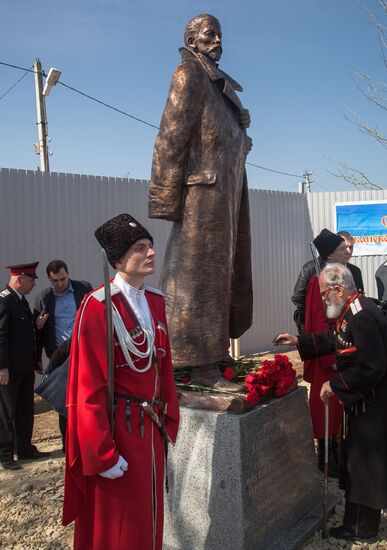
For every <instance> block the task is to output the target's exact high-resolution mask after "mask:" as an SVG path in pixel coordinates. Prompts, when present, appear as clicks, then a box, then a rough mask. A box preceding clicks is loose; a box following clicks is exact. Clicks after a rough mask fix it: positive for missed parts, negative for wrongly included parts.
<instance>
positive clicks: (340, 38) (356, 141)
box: [0, 0, 387, 191]
mask: <svg viewBox="0 0 387 550" xmlns="http://www.w3.org/2000/svg"><path fill="white" fill-rule="evenodd" d="M363 5H365V6H366V7H368V8H369V9H371V10H372V11H374V13H375V14H378V15H379V16H380V17H381V10H380V9H378V5H377V0H363ZM203 12H207V13H212V14H213V15H215V16H217V17H218V19H219V20H220V22H221V24H222V31H223V56H222V59H221V64H220V67H221V68H223V69H224V70H225V71H226V72H228V73H229V74H230V75H231V76H232V77H233V78H235V79H236V80H237V81H238V82H240V84H242V86H243V88H244V92H243V93H242V94H241V99H242V102H243V104H244V105H245V106H246V108H248V109H249V110H250V114H251V118H252V125H251V128H250V129H249V135H251V137H252V139H253V142H254V147H253V150H252V152H251V153H250V155H249V159H248V160H249V161H250V162H252V163H254V164H258V165H261V166H265V167H267V168H271V169H275V170H279V171H283V172H289V173H291V174H302V173H303V171H304V170H306V169H308V170H310V171H312V172H313V177H314V180H315V183H314V184H313V190H314V191H328V190H329V191H333V190H335V189H353V187H352V186H350V185H349V184H346V183H345V182H343V181H342V180H339V179H337V178H335V177H334V176H332V175H330V173H329V171H337V164H336V161H340V162H343V163H345V164H346V165H348V166H351V167H354V168H357V169H359V170H362V171H364V172H365V173H366V174H367V175H368V176H369V177H370V179H372V180H373V181H374V182H375V183H376V184H378V185H379V186H381V187H387V177H386V169H385V168H386V152H385V149H383V148H382V146H381V145H379V144H378V143H376V142H375V141H374V140H372V139H371V138H369V137H367V136H364V135H363V134H361V133H360V132H359V130H358V129H357V128H356V127H355V126H354V125H353V124H352V123H350V122H348V121H347V120H346V119H345V117H344V113H345V112H346V108H350V109H352V110H353V111H355V112H357V113H359V115H361V116H362V117H363V118H364V119H366V120H368V121H369V123H370V124H371V125H373V126H375V125H377V126H378V127H379V129H380V130H381V131H382V132H383V130H384V134H386V133H387V129H386V121H385V118H384V120H383V118H382V117H383V116H385V113H383V111H382V110H381V109H377V108H375V107H374V106H372V105H371V104H369V103H367V102H366V101H365V100H364V97H363V96H362V95H361V93H360V92H359V91H358V90H357V89H356V86H355V84H354V82H353V79H352V77H351V69H352V68H353V69H359V70H363V71H365V72H367V73H369V74H371V75H372V76H374V77H375V78H376V79H378V80H383V79H385V69H384V67H383V62H382V59H381V54H380V47H379V43H378V38H377V33H376V31H375V28H374V27H373V26H372V23H371V19H370V17H369V14H368V13H367V11H366V10H365V9H364V7H362V6H361V5H360V3H359V2H358V1H357V0H239V1H238V2H236V1H231V0H222V1H221V2H220V1H219V0H209V1H200V0H180V1H178V0H147V1H141V2H139V1H138V0H125V1H124V0H92V1H91V0H61V1H60V2H59V1H57V0H40V1H39V2H31V1H30V0H3V1H2V3H1V7H0V52H1V54H0V61H3V62H6V63H11V64H15V65H19V66H22V67H28V68H29V67H31V66H32V64H33V62H34V60H35V58H36V57H39V58H40V60H41V61H42V64H43V67H44V69H45V70H46V72H48V69H49V68H50V67H57V68H59V69H61V70H62V77H61V80H62V81H63V82H64V83H66V84H68V85H70V86H73V87H74V88H77V89H79V90H81V91H83V92H85V93H87V94H89V95H91V96H94V97H96V98H98V99H101V100H102V101H105V102H106V103H109V104H111V105H113V106H115V107H117V108H119V109H122V110H124V111H126V112H128V113H130V114H132V115H134V116H137V117H139V118H142V119H144V120H146V121H148V122H150V123H152V124H155V125H158V124H159V121H160V117H161V114H162V111H163V107H164V104H165V100H166V96H167V92H168V87H169V83H170V79H171V75H172V73H173V70H174V68H175V66H176V65H177V63H178V61H179V55H178V47H179V46H181V45H182V41H183V40H182V36H183V29H184V26H185V23H186V22H187V21H188V19H190V18H191V17H192V16H193V15H196V14H198V13H203ZM22 74H23V73H22V72H20V71H17V70H15V69H12V68H8V67H4V66H0V96H1V95H2V94H3V93H4V92H5V91H6V90H7V89H8V88H9V87H10V86H11V85H12V84H13V83H14V82H15V81H16V80H17V79H18V78H19V77H20V76H21V75H22ZM47 113H48V124H49V135H50V137H51V144H50V148H51V150H52V151H53V153H54V154H53V156H52V157H51V158H50V168H51V170H52V171H58V172H72V173H82V174H97V175H104V176H119V177H127V176H129V177H131V178H142V179H148V178H149V177H150V170H151V161H152V151H153V143H154V139H155V137H156V130H154V129H153V128H150V127H147V126H145V125H142V124H140V123H138V122H136V121H134V120H131V119H130V118H128V117H125V116H123V115H120V114H118V113H115V112H113V111H111V110H109V109H106V108H105V107H102V106H101V105H98V104H97V103H94V102H92V101H90V100H87V99H85V98H83V97H81V96H80V95H78V94H76V93H74V92H71V91H70V90H68V89H66V88H64V87H62V86H56V88H55V89H54V90H53V91H52V92H51V95H50V96H49V97H48V98H47ZM0 117H1V119H0V120H1V125H0V166H1V167H10V168H23V169H36V167H37V166H38V164H39V158H38V156H37V155H36V154H35V152H34V148H33V144H34V142H35V141H37V129H36V110H35V95H34V83H33V75H32V74H31V75H28V76H26V78H24V79H23V80H22V81H21V82H20V84H18V86H16V87H15V88H14V89H13V90H12V91H11V92H10V93H8V94H7V95H6V96H5V97H4V98H3V99H2V100H0ZM248 177H249V184H250V186H251V187H256V188H266V189H281V190H289V191H296V190H297V184H298V179H297V178H292V177H289V176H283V175H279V174H275V173H272V172H268V171H264V170H260V169H257V168H254V167H251V166H248Z"/></svg>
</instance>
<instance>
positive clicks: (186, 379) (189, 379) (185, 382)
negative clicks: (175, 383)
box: [183, 375, 191, 384]
mask: <svg viewBox="0 0 387 550" xmlns="http://www.w3.org/2000/svg"><path fill="white" fill-rule="evenodd" d="M190 382H191V377H190V376H188V375H187V376H184V377H183V384H189V383H190Z"/></svg>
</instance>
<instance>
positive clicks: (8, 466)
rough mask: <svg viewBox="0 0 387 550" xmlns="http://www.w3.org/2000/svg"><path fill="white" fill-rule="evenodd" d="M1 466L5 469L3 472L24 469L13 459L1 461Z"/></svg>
mask: <svg viewBox="0 0 387 550" xmlns="http://www.w3.org/2000/svg"><path fill="white" fill-rule="evenodd" d="M0 466H1V467H2V468H3V470H21V469H22V467H21V465H20V464H18V463H17V462H16V460H13V459H10V460H4V461H1V462H0Z"/></svg>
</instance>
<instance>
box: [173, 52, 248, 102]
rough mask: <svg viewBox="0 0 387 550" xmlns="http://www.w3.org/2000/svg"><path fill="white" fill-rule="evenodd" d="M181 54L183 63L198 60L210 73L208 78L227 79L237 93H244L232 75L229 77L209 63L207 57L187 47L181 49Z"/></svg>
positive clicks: (215, 65)
mask: <svg viewBox="0 0 387 550" xmlns="http://www.w3.org/2000/svg"><path fill="white" fill-rule="evenodd" d="M179 52H180V55H181V59H182V61H185V60H186V59H192V58H194V59H197V60H198V61H199V63H200V64H201V65H202V67H203V68H204V70H205V71H206V72H207V73H208V76H209V77H210V79H211V80H225V79H226V80H228V81H229V83H230V84H231V86H232V87H233V89H234V90H236V91H237V92H243V88H242V86H241V85H240V84H238V82H237V81H236V80H234V79H233V78H231V76H230V75H228V74H227V73H225V72H224V71H222V70H221V69H219V68H218V65H217V64H215V63H211V61H209V60H208V59H207V57H205V56H204V55H202V54H200V53H196V52H194V51H193V50H191V49H189V48H186V47H185V46H183V47H182V48H179Z"/></svg>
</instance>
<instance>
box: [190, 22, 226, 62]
mask: <svg viewBox="0 0 387 550" xmlns="http://www.w3.org/2000/svg"><path fill="white" fill-rule="evenodd" d="M191 47H192V48H193V49H194V50H196V51H197V52H198V53H201V54H202V55H205V56H206V57H208V58H209V59H211V60H212V61H219V59H220V58H221V55H222V31H221V29H220V24H219V22H218V21H217V20H216V19H204V20H203V22H202V24H201V25H200V27H199V30H198V32H197V34H196V35H195V36H194V37H193V38H192V43H191Z"/></svg>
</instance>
